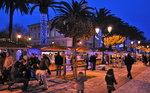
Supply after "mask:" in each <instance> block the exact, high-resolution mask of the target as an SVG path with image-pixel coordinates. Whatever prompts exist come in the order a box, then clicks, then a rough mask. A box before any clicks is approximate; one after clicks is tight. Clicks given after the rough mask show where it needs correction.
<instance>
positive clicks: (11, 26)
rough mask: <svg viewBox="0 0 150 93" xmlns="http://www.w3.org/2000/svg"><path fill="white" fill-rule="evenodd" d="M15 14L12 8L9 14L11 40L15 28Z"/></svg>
mask: <svg viewBox="0 0 150 93" xmlns="http://www.w3.org/2000/svg"><path fill="white" fill-rule="evenodd" d="M13 14H14V10H13V9H12V8H10V14H9V39H10V40H11V34H12V29H13Z"/></svg>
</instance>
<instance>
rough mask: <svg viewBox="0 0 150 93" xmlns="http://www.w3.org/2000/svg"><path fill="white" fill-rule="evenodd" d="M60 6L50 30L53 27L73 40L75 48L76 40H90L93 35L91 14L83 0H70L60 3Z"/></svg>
mask: <svg viewBox="0 0 150 93" xmlns="http://www.w3.org/2000/svg"><path fill="white" fill-rule="evenodd" d="M60 4H61V6H60V8H58V9H57V11H58V15H57V16H56V17H55V18H54V21H53V23H52V28H53V26H55V27H56V28H57V29H58V30H59V32H60V33H61V34H64V35H65V36H66V37H72V38H73V47H75V45H76V43H77V39H78V38H90V37H91V36H92V34H93V27H92V23H91V22H90V17H91V15H92V14H93V13H92V12H90V11H89V10H90V9H93V8H91V7H89V6H88V5H87V2H86V1H85V0H81V1H79V2H78V1H76V0H72V1H71V3H68V2H66V1H62V2H60Z"/></svg>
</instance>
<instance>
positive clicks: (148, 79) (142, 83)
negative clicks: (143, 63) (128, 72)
mask: <svg viewBox="0 0 150 93" xmlns="http://www.w3.org/2000/svg"><path fill="white" fill-rule="evenodd" d="M113 93H150V68H147V69H146V70H144V71H143V72H142V73H140V74H139V75H138V76H136V77H135V78H133V79H132V80H131V81H129V82H128V83H126V84H124V85H123V86H121V87H120V88H118V89H117V90H116V91H115V92H113Z"/></svg>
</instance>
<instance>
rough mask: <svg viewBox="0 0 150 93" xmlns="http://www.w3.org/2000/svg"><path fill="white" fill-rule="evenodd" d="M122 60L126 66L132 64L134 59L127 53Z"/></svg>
mask: <svg viewBox="0 0 150 93" xmlns="http://www.w3.org/2000/svg"><path fill="white" fill-rule="evenodd" d="M124 62H125V65H126V66H129V65H132V64H133V63H134V59H133V58H132V57H131V56H130V55H128V56H126V57H125V61H124Z"/></svg>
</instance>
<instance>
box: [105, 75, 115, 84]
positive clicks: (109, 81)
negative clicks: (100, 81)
mask: <svg viewBox="0 0 150 93" xmlns="http://www.w3.org/2000/svg"><path fill="white" fill-rule="evenodd" d="M105 81H106V83H107V85H113V84H114V83H117V82H116V79H115V77H114V76H113V75H109V74H108V75H106V77H105Z"/></svg>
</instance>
